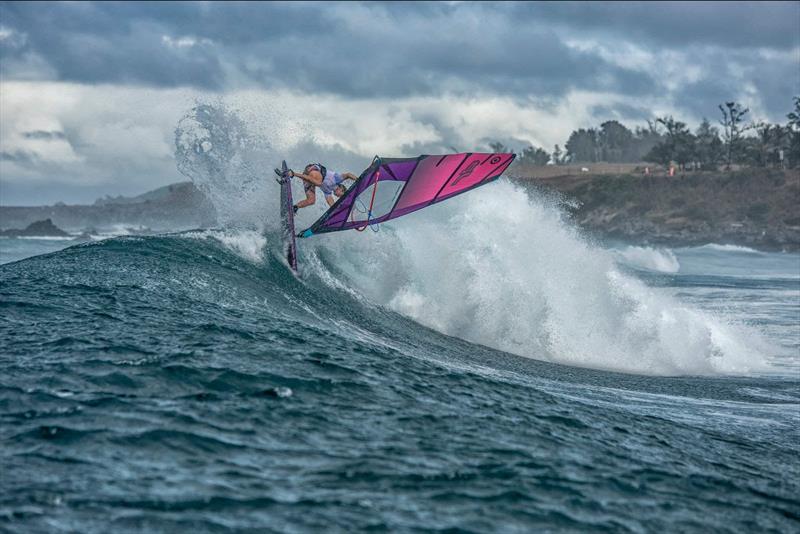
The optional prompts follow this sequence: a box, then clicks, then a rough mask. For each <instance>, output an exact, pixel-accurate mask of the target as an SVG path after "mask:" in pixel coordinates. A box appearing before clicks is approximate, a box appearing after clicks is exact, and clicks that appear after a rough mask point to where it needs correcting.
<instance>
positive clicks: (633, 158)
mask: <svg viewBox="0 0 800 534" xmlns="http://www.w3.org/2000/svg"><path fill="white" fill-rule="evenodd" d="M793 103H794V110H793V111H791V112H790V113H788V114H787V115H786V117H787V122H786V123H785V124H770V123H767V122H763V121H759V122H756V121H749V120H748V118H747V114H748V113H749V111H750V110H749V109H748V108H746V107H744V106H743V105H741V104H739V103H738V102H725V103H724V104H720V105H719V110H720V113H721V115H722V116H721V118H719V119H718V120H717V124H712V123H711V121H709V120H708V119H707V118H703V121H702V122H701V123H700V125H699V126H698V127H697V129H696V130H695V131H694V132H692V131H691V130H690V129H689V127H688V126H687V125H686V123H684V122H681V121H679V120H676V119H675V118H674V117H672V116H665V117H658V118H656V119H654V120H648V121H647V127H641V126H637V127H636V128H634V129H633V130H630V129H629V128H627V127H626V126H625V125H623V124H622V123H620V122H619V121H616V120H610V121H606V122H604V123H602V124H601V125H600V126H599V127H598V128H580V129H578V130H575V131H573V132H572V133H571V134H570V136H569V139H568V140H567V142H566V143H565V144H564V148H563V149H562V148H561V147H559V145H555V147H554V148H553V151H552V152H548V151H546V150H545V149H543V148H540V147H535V146H529V147H527V148H525V149H523V150H522V152H521V153H519V154H518V155H517V162H518V163H521V164H530V165H547V164H549V163H552V164H554V165H565V164H568V163H596V162H601V161H602V162H607V163H639V162H644V161H648V162H653V163H658V164H661V165H664V166H665V167H667V166H670V165H673V164H674V165H677V166H678V167H679V168H681V169H687V168H691V169H695V170H716V169H718V168H719V167H720V166H724V167H725V168H730V166H731V165H733V164H737V165H746V166H752V167H780V168H797V167H800V96H795V97H794V98H793ZM489 146H490V147H491V149H492V150H493V151H494V152H509V151H510V149H509V148H507V147H505V146H504V145H503V144H502V143H498V142H494V143H490V145H489Z"/></svg>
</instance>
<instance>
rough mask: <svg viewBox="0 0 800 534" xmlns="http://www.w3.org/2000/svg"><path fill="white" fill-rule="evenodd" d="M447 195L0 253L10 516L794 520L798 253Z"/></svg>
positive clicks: (471, 524)
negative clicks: (306, 231)
mask: <svg viewBox="0 0 800 534" xmlns="http://www.w3.org/2000/svg"><path fill="white" fill-rule="evenodd" d="M499 187H500V188H501V192H502V188H505V187H512V186H510V185H508V184H505V185H500V186H499ZM465 196H466V195H465ZM501 198H504V195H501ZM520 202H523V203H524V204H525V202H527V201H520ZM453 204H456V205H455V206H454V207H452V211H451V212H447V213H444V212H442V213H438V212H437V213H435V214H434V215H435V216H434V218H433V219H431V218H430V217H428V216H425V215H423V216H420V217H418V218H416V219H413V218H412V217H408V218H407V219H409V222H407V223H405V224H402V225H401V224H400V223H399V222H398V224H396V225H395V226H393V227H392V226H389V225H387V226H386V227H385V228H382V229H381V231H380V232H378V233H372V232H365V233H364V235H351V234H355V232H351V233H348V234H346V235H344V234H343V235H342V236H341V238H339V237H337V236H335V235H331V236H329V237H328V236H323V237H320V238H319V239H318V240H317V241H312V240H304V241H302V242H301V244H300V246H301V256H300V261H301V271H300V273H299V275H297V276H295V275H294V274H292V272H291V271H290V270H289V269H288V268H287V266H286V264H285V262H283V260H282V259H281V258H280V255H279V254H278V252H277V251H278V250H279V248H280V247H279V243H278V241H277V238H276V236H277V232H273V233H269V232H268V233H267V234H266V236H264V235H262V234H260V233H257V232H254V231H244V230H204V231H194V232H183V233H177V234H167V235H154V236H150V237H140V236H137V237H117V238H113V239H108V240H104V241H99V242H92V243H88V244H80V245H76V246H71V247H68V248H65V249H62V250H58V251H56V252H50V253H44V254H41V255H34V256H32V257H27V258H25V259H18V256H19V255H27V254H31V253H33V252H35V251H36V250H35V246H36V245H35V244H31V242H24V241H23V240H13V241H12V240H5V241H2V242H0V249H3V252H4V254H5V256H4V258H5V261H7V262H8V263H5V264H4V265H2V266H0V309H2V313H1V314H0V365H1V366H2V372H0V530H4V531H8V532H128V531H134V532H172V531H194V532H234V531H235V532H240V531H245V532H246V531H252V532H344V531H348V532H349V531H360V530H369V531H393V532H437V531H440V532H536V531H543V532H588V531H610V532H658V531H663V532H797V531H798V529H800V503H798V495H800V439H798V438H800V434H799V433H798V428H799V426H798V425H799V424H800V408H799V407H800V377H799V376H798V368H799V367H798V363H799V362H798V347H800V256H798V255H797V254H788V253H762V252H756V251H753V250H749V249H743V248H739V247H730V246H715V245H712V246H707V247H699V248H694V249H675V250H670V249H656V248H648V247H626V246H622V245H620V246H618V247H612V248H603V247H601V246H599V245H596V244H592V243H591V242H590V241H588V240H585V239H583V238H581V237H580V235H577V234H575V232H574V230H572V229H571V228H570V227H569V225H567V224H566V223H565V222H564V221H563V220H561V219H559V218H558V216H557V215H554V213H555V211H553V210H549V209H547V208H546V207H542V206H538V205H535V204H534V205H531V204H530V203H526V204H525V205H524V206H522V208H521V209H527V210H531V211H530V213H529V215H530V217H529V218H531V219H533V221H532V222H530V223H527V224H531V225H534V224H535V225H537V226H539V227H543V230H542V232H543V233H542V234H537V233H536V232H532V233H528V235H527V236H525V235H520V236H510V237H503V238H498V237H496V235H497V234H494V233H493V232H494V228H495V227H494V226H493V225H489V226H487V223H485V222H481V223H479V224H478V223H475V221H470V220H468V219H469V217H480V216H481V210H482V209H485V210H486V211H487V212H492V210H494V208H493V207H492V206H491V205H489V206H487V205H486V201H485V200H480V199H477V198H476V197H475V196H473V198H472V200H467V201H464V202H461V203H460V204H459V203H458V202H454V203H453ZM525 206H527V207H525ZM512 208H516V207H515V206H512ZM494 211H497V210H494ZM464 213H466V214H467V215H464ZM513 215H514V214H511V215H509V214H507V213H505V212H499V215H496V216H495V217H500V218H502V217H505V216H513ZM306 217H307V218H308V219H309V220H311V216H310V215H308V216H306ZM301 218H302V215H301ZM443 220H444V221H445V222H447V221H449V222H447V224H449V225H450V227H451V230H452V231H451V232H449V233H448V234H447V235H436V234H435V232H432V231H429V232H425V231H424V229H425V228H426V227H428V226H430V228H429V230H432V229H433V228H434V227H436V226H441V225H442V224H444V223H443V222H442V221H443ZM470 225H471V226H470ZM492 236H495V237H492ZM68 244H69V243H62V246H66V245H68ZM40 246H43V247H53V246H55V245H53V244H50V243H45V244H44V245H41V244H40ZM21 247H28V248H26V249H25V251H24V252H20V250H21ZM46 250H47V249H42V250H41V251H42V252H46ZM14 254H17V256H14ZM14 259H18V261H11V260H14Z"/></svg>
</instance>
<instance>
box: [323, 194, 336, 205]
mask: <svg viewBox="0 0 800 534" xmlns="http://www.w3.org/2000/svg"><path fill="white" fill-rule="evenodd" d="M325 202H327V203H328V206H333V205H334V204H335V203H336V201H335V200H333V196H331V195H325Z"/></svg>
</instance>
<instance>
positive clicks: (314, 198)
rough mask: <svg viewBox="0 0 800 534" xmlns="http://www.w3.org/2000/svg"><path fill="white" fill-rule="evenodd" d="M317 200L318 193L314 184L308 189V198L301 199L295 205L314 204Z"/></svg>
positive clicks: (303, 206) (301, 206)
mask: <svg viewBox="0 0 800 534" xmlns="http://www.w3.org/2000/svg"><path fill="white" fill-rule="evenodd" d="M316 201H317V194H316V193H315V192H314V187H313V186H312V187H311V188H310V189H306V199H305V200H301V201H300V202H298V203H297V204H295V206H297V207H298V208H305V207H307V206H313V205H314V203H315V202H316Z"/></svg>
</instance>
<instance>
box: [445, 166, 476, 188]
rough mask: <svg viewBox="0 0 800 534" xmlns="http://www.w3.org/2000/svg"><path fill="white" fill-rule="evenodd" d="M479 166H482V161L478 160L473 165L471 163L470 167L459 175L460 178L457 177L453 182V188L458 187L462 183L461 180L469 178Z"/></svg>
mask: <svg viewBox="0 0 800 534" xmlns="http://www.w3.org/2000/svg"><path fill="white" fill-rule="evenodd" d="M478 165H480V161H478V160H475V161H473V162H472V163H470V164H469V166H467V168H466V169H464V170H463V171H461V172H460V173H458V176H456V179H455V180H453V183H452V184H450V185H451V186H454V185H458V182H460V181H461V180H463V179H464V178H466V177H467V176H469V175H470V174H472V172H473V171H474V170H475V168H476V167H477V166H478Z"/></svg>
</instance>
